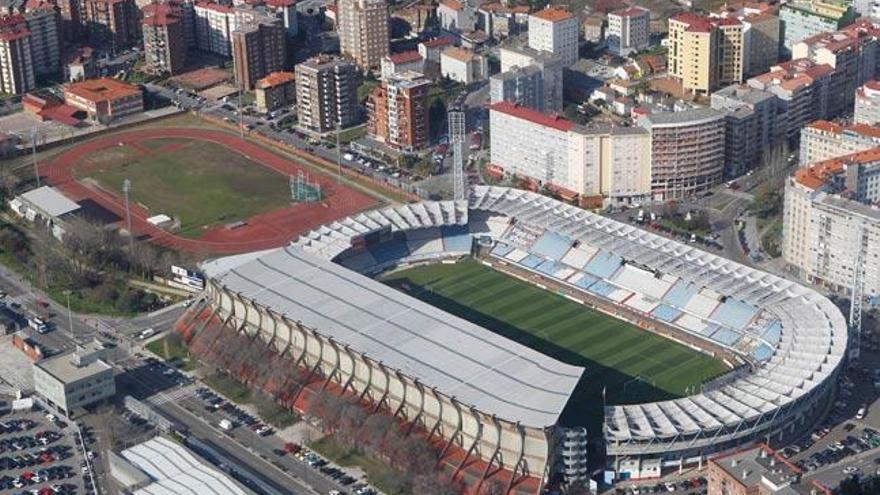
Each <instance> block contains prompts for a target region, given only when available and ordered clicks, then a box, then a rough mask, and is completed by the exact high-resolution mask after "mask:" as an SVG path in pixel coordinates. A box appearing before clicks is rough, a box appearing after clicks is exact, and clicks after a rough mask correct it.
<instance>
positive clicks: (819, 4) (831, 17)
mask: <svg viewBox="0 0 880 495" xmlns="http://www.w3.org/2000/svg"><path fill="white" fill-rule="evenodd" d="M854 18H855V11H854V10H853V8H852V4H851V2H848V1H846V0H792V1H790V2H786V3H785V4H783V5H782V7H780V9H779V20H780V22H781V23H782V30H783V32H784V33H785V35H784V36H783V39H782V55H783V56H790V55H791V49H792V48H793V47H794V45H795V44H796V43H798V42H800V41H801V40H805V39H807V38H810V37H812V36H815V35H817V34H820V33H826V32H832V31H837V30H839V29H841V28H843V27H844V26H846V25H848V24H850V23H851V22H853V19H854Z"/></svg>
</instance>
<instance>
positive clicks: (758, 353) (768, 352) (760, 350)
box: [752, 344, 773, 361]
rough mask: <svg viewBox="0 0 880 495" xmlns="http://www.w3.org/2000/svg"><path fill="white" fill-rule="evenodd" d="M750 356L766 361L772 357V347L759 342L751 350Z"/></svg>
mask: <svg viewBox="0 0 880 495" xmlns="http://www.w3.org/2000/svg"><path fill="white" fill-rule="evenodd" d="M752 357H753V358H755V359H756V360H758V361H766V360H768V359H770V358H771V357H773V348H772V347H770V346H769V345H767V344H761V345H759V346H758V347H756V348H755V350H754V351H752Z"/></svg>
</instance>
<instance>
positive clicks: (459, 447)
mask: <svg viewBox="0 0 880 495" xmlns="http://www.w3.org/2000/svg"><path fill="white" fill-rule="evenodd" d="M467 259H474V260H476V261H477V262H479V263H481V264H482V265H484V266H491V267H492V269H493V270H498V271H501V272H504V273H506V274H508V275H510V276H512V277H516V278H517V279H518V280H521V281H525V282H528V283H529V284H532V285H534V286H537V287H540V288H541V289H545V290H546V291H547V292H554V293H556V294H557V295H558V296H562V297H564V298H565V299H567V300H569V301H572V302H577V303H578V304H579V305H580V306H578V308H582V310H583V311H588V310H589V311H597V312H601V313H603V314H604V315H610V316H611V317H613V318H614V319H617V320H621V321H625V322H628V323H629V324H631V325H633V326H636V327H638V328H639V329H641V330H639V332H640V334H641V335H643V336H644V337H645V338H647V337H648V336H649V335H648V334H649V333H650V334H655V335H660V336H662V337H663V339H664V340H669V341H671V342H675V343H676V345H681V346H685V347H687V348H688V349H690V350H692V351H694V352H696V353H698V354H700V355H703V356H711V357H712V358H714V359H717V360H719V361H721V362H723V363H724V369H725V371H724V372H723V373H722V374H721V375H720V376H714V377H712V378H711V379H706V380H703V381H701V383H699V386H688V387H687V388H686V390H687V392H688V393H684V394H675V393H672V394H666V395H665V396H664V397H666V398H664V399H662V400H649V401H645V402H638V403H629V404H609V405H607V406H605V407H604V409H603V410H604V415H603V416H604V418H603V422H604V425H603V430H604V431H603V432H602V433H601V434H600V433H599V432H595V431H591V432H590V434H589V442H591V443H594V444H602V443H604V451H605V453H606V456H607V457H606V459H607V466H608V467H609V468H610V469H613V470H615V471H616V472H617V475H618V477H621V478H626V477H632V478H639V477H651V476H657V475H659V474H660V472H661V470H664V469H672V468H679V467H681V466H684V465H691V464H700V463H702V462H703V461H704V460H705V459H706V458H707V457H708V456H711V455H713V454H714V453H717V452H720V451H725V450H729V449H732V448H735V447H738V446H742V445H744V444H747V443H750V442H753V441H755V440H761V441H768V440H775V439H778V438H780V437H781V435H784V434H786V433H791V432H794V431H796V430H803V429H805V428H808V427H810V426H812V422H813V421H815V420H816V419H817V417H818V416H819V415H820V414H821V411H822V410H823V406H824V405H825V403H826V401H827V399H829V398H830V397H831V395H832V393H833V383H834V382H835V380H836V376H837V373H838V372H839V370H840V368H841V366H842V363H843V358H844V355H845V351H846V347H847V326H846V323H845V320H844V318H843V316H842V315H841V314H840V311H839V310H838V309H837V308H836V307H835V306H834V305H833V304H832V303H831V301H829V300H828V299H826V298H825V297H823V296H821V295H820V294H818V293H817V292H815V291H814V290H812V289H809V288H807V287H804V286H802V285H799V284H797V283H795V282H791V281H788V280H785V279H782V278H779V277H776V276H774V275H770V274H767V273H763V272H760V271H758V270H755V269H752V268H749V267H746V266H743V265H740V264H737V263H735V262H732V261H730V260H727V259H724V258H721V257H719V256H716V255H713V254H710V253H707V252H704V251H701V250H699V249H696V248H694V247H691V246H689V245H686V244H682V243H680V242H677V241H674V240H670V239H667V238H665V237H661V236H658V235H655V234H652V233H649V232H646V231H643V230H640V229H638V228H635V227H633V226H630V225H626V224H623V223H620V222H616V221H614V220H611V219H607V218H604V217H601V216H598V215H595V214H592V213H590V212H587V211H584V210H581V209H579V208H575V207H573V206H570V205H567V204H564V203H562V202H559V201H556V200H553V199H550V198H547V197H545V196H541V195H539V194H536V193H532V192H529V191H522V190H516V189H508V188H502V187H485V186H480V187H475V188H473V189H472V190H471V191H470V193H469V198H468V200H467V201H466V202H458V203H455V202H423V203H415V204H407V205H402V206H394V207H388V208H384V209H380V210H374V211H368V212H364V213H360V214H357V215H354V216H351V217H348V218H344V219H341V220H338V221H335V222H332V223H330V224H327V225H324V226H322V227H320V228H318V229H316V230H314V231H311V232H309V233H307V234H304V235H302V236H300V237H299V238H298V239H296V240H295V241H293V242H292V243H291V244H290V245H289V246H287V247H285V248H280V249H274V250H268V251H260V252H254V253H249V254H244V255H237V256H232V257H227V258H220V259H217V260H214V261H211V262H208V263H206V264H205V265H204V270H205V272H206V274H207V275H208V277H209V279H210V280H209V283H208V287H207V289H206V292H205V294H204V298H203V300H202V301H200V303H199V305H194V306H198V307H195V308H193V309H191V313H198V312H202V313H208V314H209V316H210V318H214V319H215V320H216V321H219V322H221V324H222V325H223V326H224V327H228V328H230V327H231V328H234V329H237V330H238V331H242V332H248V334H249V335H250V334H253V335H258V336H260V337H262V339H263V341H265V342H266V343H267V345H268V346H270V347H272V348H274V349H277V350H278V352H281V353H286V354H289V355H290V356H292V357H294V358H295V359H296V362H297V363H299V365H300V366H302V367H306V368H309V369H311V370H313V371H316V372H318V373H320V375H321V376H322V377H324V379H325V380H326V382H327V383H330V382H332V383H334V384H335V385H336V386H337V387H338V388H339V389H341V390H342V391H343V392H348V393H353V394H357V395H358V396H359V397H362V398H364V399H365V400H368V401H370V402H371V403H373V404H376V405H377V407H384V408H385V409H386V410H388V411H390V412H392V413H393V414H394V415H396V416H398V417H400V418H401V419H403V420H405V421H407V422H409V423H412V424H416V425H418V426H420V427H422V428H423V429H424V431H426V432H428V433H429V434H430V435H431V436H433V437H437V438H440V439H442V441H443V445H444V447H443V453H447V452H452V451H455V452H458V455H459V458H458V459H460V460H458V462H456V463H455V465H456V466H457V469H456V474H458V470H461V469H462V467H464V466H466V465H467V464H469V462H470V460H472V459H476V460H478V461H479V462H480V464H479V466H480V469H478V470H477V476H478V477H479V476H482V478H485V477H486V476H487V475H490V473H496V472H498V471H504V472H506V473H509V477H508V478H507V479H508V488H510V486H514V485H518V486H521V487H522V486H529V487H534V488H535V490H537V489H539V488H540V485H541V484H542V483H543V481H544V480H547V479H549V478H550V477H551V476H553V475H555V474H558V473H559V472H564V473H565V474H566V475H567V476H574V477H577V476H583V475H586V474H588V473H587V466H586V464H585V463H584V460H583V458H582V457H581V456H582V455H583V453H584V439H583V430H582V429H581V428H579V427H581V426H583V425H584V424H586V422H587V421H586V419H584V420H583V422H579V421H578V417H577V416H575V417H574V418H573V419H572V418H571V417H567V418H566V420H565V421H564V422H562V421H561V417H562V415H563V411H564V410H565V409H566V406H567V404H569V403H570V402H573V401H576V400H578V398H577V397H574V396H575V395H576V394H577V393H578V390H580V389H579V388H578V383H579V381H580V380H581V378H582V377H587V378H589V377H590V376H592V375H591V374H590V373H591V370H589V369H585V367H584V366H577V365H573V364H571V363H567V362H564V361H563V360H561V359H557V358H554V357H551V356H548V355H546V354H544V353H542V352H539V351H538V350H536V349H533V348H530V347H529V346H526V345H523V344H521V343H519V342H517V341H515V340H513V339H511V338H507V337H505V336H503V335H500V334H499V333H496V332H493V331H490V330H489V329H487V328H484V327H482V326H480V325H477V324H475V323H473V322H471V321H468V320H466V319H464V318H460V317H458V316H454V315H453V314H450V313H448V312H446V311H443V310H441V309H439V308H438V307H436V306H433V305H431V304H428V303H427V302H424V301H423V300H420V299H418V298H415V297H412V296H410V295H408V294H406V293H405V292H404V291H400V290H396V289H394V288H392V287H390V286H388V285H386V284H384V283H382V282H381V281H379V280H377V277H379V276H381V275H382V274H385V273H388V272H389V271H392V270H399V269H401V267H406V266H415V265H426V264H429V265H430V264H435V265H436V264H453V263H457V262H460V261H463V260H467ZM493 297H494V298H496V299H503V298H504V297H505V294H503V293H499V294H495V295H494V296H493ZM185 318H187V317H185ZM190 318H191V316H190ZM202 320H204V317H203V318H202V319H201V320H200V319H198V318H196V319H194V320H193V321H202ZM202 325H204V323H203V324H202ZM651 337H652V338H654V335H651ZM618 352H619V351H618ZM602 390H603V393H602V396H604V387H603V389H602ZM589 400H592V401H595V402H597V403H601V401H603V400H604V398H603V397H599V396H597V397H590V398H589ZM601 436H604V440H603V439H602V438H601ZM529 480H532V481H531V482H530V481H529ZM528 491H532V490H531V488H530V489H529V490H528Z"/></svg>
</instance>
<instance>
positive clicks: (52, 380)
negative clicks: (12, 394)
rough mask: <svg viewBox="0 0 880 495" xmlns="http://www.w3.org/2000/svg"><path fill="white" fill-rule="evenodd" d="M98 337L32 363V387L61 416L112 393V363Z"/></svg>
mask: <svg viewBox="0 0 880 495" xmlns="http://www.w3.org/2000/svg"><path fill="white" fill-rule="evenodd" d="M104 352H105V348H104V346H103V344H101V343H100V342H99V341H97V340H96V341H93V342H92V343H90V344H88V345H85V346H77V348H76V350H75V351H73V352H72V353H68V354H62V355H59V356H54V357H51V358H48V359H44V360H42V361H38V362H36V363H34V367H33V371H34V391H35V392H36V393H37V395H39V396H40V397H42V398H43V399H44V400H46V401H47V402H48V403H49V405H51V406H52V407H54V408H56V409H57V410H58V411H60V412H61V413H63V414H64V415H65V416H68V417H69V416H72V415H73V414H74V413H75V412H76V411H78V410H80V409H82V408H84V407H87V406H90V405H92V404H97V403H99V402H102V401H104V400H106V399H109V398H110V397H113V395H115V394H116V382H115V381H114V377H113V367H112V366H110V365H109V364H107V363H106V362H105V361H104Z"/></svg>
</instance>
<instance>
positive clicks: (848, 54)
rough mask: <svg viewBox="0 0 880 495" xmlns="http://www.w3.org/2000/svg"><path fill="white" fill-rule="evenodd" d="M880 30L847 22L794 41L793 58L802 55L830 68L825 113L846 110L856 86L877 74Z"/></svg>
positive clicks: (871, 25)
mask: <svg viewBox="0 0 880 495" xmlns="http://www.w3.org/2000/svg"><path fill="white" fill-rule="evenodd" d="M878 35H880V30H877V29H875V28H874V26H873V24H871V23H870V22H867V21H860V22H857V23H855V24H851V25H849V26H847V27H845V28H843V29H841V30H840V31H835V32H831V33H820V34H817V35H815V36H811V37H809V38H807V39H805V40H802V41H800V42H798V43H795V44H794V46H793V47H792V50H791V52H792V57H794V59H800V58H806V59H810V60H812V61H813V62H815V63H817V64H827V65H829V66H830V67H831V68H833V69H834V73H833V74H832V77H831V87H830V89H829V99H828V109H827V111H828V115H830V116H837V115H844V114H847V113H849V112H850V111H851V110H852V108H853V103H854V98H855V93H856V89H857V88H858V87H859V86H861V85H862V84H864V83H866V82H867V81H870V80H872V79H874V77H875V76H876V75H877V60H878V57H880V41H878Z"/></svg>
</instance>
